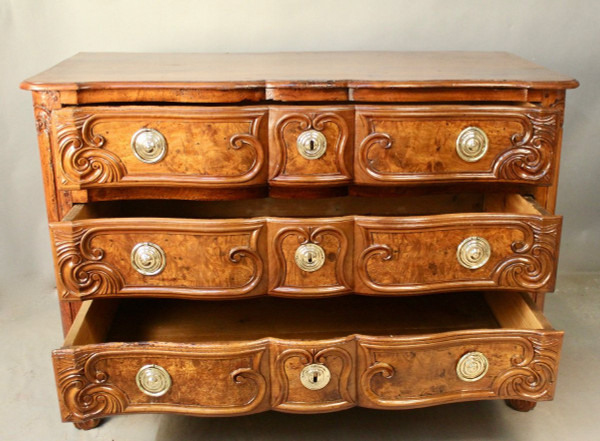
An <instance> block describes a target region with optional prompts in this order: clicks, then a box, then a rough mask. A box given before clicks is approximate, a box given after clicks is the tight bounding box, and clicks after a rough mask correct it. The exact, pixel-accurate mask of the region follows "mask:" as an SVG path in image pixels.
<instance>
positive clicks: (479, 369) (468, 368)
mask: <svg viewBox="0 0 600 441" xmlns="http://www.w3.org/2000/svg"><path fill="white" fill-rule="evenodd" d="M488 367H489V363H488V359H487V357H486V356H485V355H483V354H482V353H481V352H468V353H466V354H465V355H463V356H462V357H461V358H460V360H458V363H457V364H456V375H458V378H460V379H461V380H462V381H469V382H470V381H477V380H481V379H482V378H483V377H484V375H485V374H486V373H487V371H488Z"/></svg>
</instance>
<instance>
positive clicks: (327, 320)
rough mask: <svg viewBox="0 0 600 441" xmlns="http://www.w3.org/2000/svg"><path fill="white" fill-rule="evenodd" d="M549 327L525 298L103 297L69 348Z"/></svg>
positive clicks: (87, 308) (82, 319)
mask: <svg viewBox="0 0 600 441" xmlns="http://www.w3.org/2000/svg"><path fill="white" fill-rule="evenodd" d="M502 328H507V329H518V330H524V329H525V330H551V329H552V327H551V325H550V324H549V323H548V321H547V320H546V319H545V318H544V316H543V314H542V313H541V312H540V311H539V310H538V309H537V307H536V306H535V305H533V303H532V302H531V301H530V299H529V297H528V296H527V295H526V294H522V293H518V292H499V293H498V292H495V293H491V292H468V293H445V294H440V295H428V296H417V297H394V298H373V297H362V296H347V297H342V298H336V299H306V300H294V301H290V300H286V299H279V298H260V299H249V300H240V301H235V302H222V301H206V302H196V301H193V300H192V301H190V300H176V299H120V300H117V299H98V300H89V301H86V302H84V304H83V306H82V308H81V310H80V312H79V314H78V316H77V318H76V320H75V322H74V324H73V326H72V328H71V331H70V332H69V334H68V335H67V337H66V340H65V347H71V346H78V345H86V344H97V343H104V342H149V341H153V342H175V343H208V342H232V341H251V340H259V339H263V338H269V337H270V338H281V339H295V340H320V339H329V338H336V337H346V336H349V335H353V334H362V335H371V336H384V337H385V336H410V335H421V334H433V333H439V332H448V331H469V330H477V329H486V330H489V329H502Z"/></svg>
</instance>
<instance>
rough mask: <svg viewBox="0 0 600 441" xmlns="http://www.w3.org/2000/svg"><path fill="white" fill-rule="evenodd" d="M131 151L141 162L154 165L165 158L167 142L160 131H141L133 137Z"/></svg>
mask: <svg viewBox="0 0 600 441" xmlns="http://www.w3.org/2000/svg"><path fill="white" fill-rule="evenodd" d="M131 149H132V150H133V154H134V155H135V157H136V158H138V159H139V160H140V161H142V162H145V163H146V164H154V163H156V162H159V161H160V160H161V159H162V158H164V157H165V154H166V153H167V140H166V139H165V137H164V136H163V134H162V133H160V132H159V131H158V130H155V129H140V130H138V131H137V132H135V133H134V134H133V136H132V137H131Z"/></svg>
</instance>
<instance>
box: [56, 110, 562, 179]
mask: <svg viewBox="0 0 600 441" xmlns="http://www.w3.org/2000/svg"><path fill="white" fill-rule="evenodd" d="M561 116H562V113H561V110H560V109H541V108H537V107H533V106H489V105H463V106H449V105H420V106H384V105H377V106H375V105H373V106H353V105H340V106H335V107H324V106H284V105H279V106H270V107H257V106H249V107H246V106H241V107H206V106H202V107H200V106H97V107H91V106H90V107H66V108H63V109H60V110H56V111H54V112H53V114H52V118H53V119H52V121H53V129H52V130H53V137H54V143H53V150H54V162H55V164H56V170H57V172H56V173H57V181H58V183H57V185H58V188H59V189H60V190H79V189H99V188H110V187H159V186H162V187H179V188H182V187H188V188H190V187H191V188H194V187H195V188H205V189H206V188H220V189H225V188H236V187H237V188H239V187H252V186H254V187H256V186H266V185H267V183H268V184H269V185H271V186H297V187H319V186H321V187H327V186H339V185H352V184H357V185H384V186H397V185H405V184H414V183H419V184H438V183H452V182H512V183H521V184H522V183H529V184H533V185H550V184H551V183H552V180H553V175H554V173H555V170H556V167H557V165H556V161H557V154H558V143H559V135H560V125H561V119H562V118H561ZM321 147H322V149H321V150H319V149H320V148H321ZM267 174H269V176H267Z"/></svg>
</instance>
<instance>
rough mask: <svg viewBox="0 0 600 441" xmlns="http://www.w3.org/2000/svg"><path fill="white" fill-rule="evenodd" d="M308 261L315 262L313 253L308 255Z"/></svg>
mask: <svg viewBox="0 0 600 441" xmlns="http://www.w3.org/2000/svg"><path fill="white" fill-rule="evenodd" d="M308 263H313V256H312V254H309V255H308Z"/></svg>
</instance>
